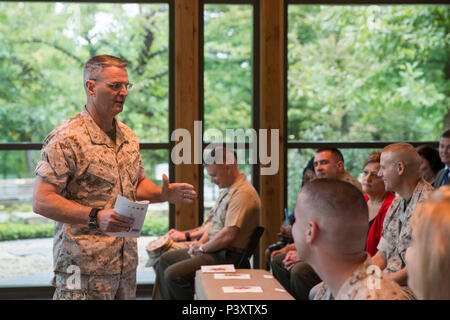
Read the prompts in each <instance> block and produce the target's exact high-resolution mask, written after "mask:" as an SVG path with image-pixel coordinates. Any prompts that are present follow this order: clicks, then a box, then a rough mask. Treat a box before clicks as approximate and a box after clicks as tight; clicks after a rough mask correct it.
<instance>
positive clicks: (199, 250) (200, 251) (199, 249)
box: [198, 246, 205, 254]
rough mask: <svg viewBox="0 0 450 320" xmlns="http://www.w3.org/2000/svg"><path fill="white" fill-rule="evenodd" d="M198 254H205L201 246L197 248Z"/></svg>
mask: <svg viewBox="0 0 450 320" xmlns="http://www.w3.org/2000/svg"><path fill="white" fill-rule="evenodd" d="M198 252H199V253H201V254H204V253H205V251H203V247H202V246H200V247H198Z"/></svg>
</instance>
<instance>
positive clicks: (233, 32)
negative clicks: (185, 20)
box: [203, 4, 254, 218]
mask: <svg viewBox="0 0 450 320" xmlns="http://www.w3.org/2000/svg"><path fill="white" fill-rule="evenodd" d="M253 10H254V8H253V5H250V4H242V5H236V4H233V5H229V4H205V5H204V11H203V26H204V28H203V34H204V47H203V62H204V73H203V89H204V90H203V92H204V100H203V106H204V114H203V116H204V118H203V119H204V135H203V138H204V141H205V143H207V144H208V143H214V142H218V143H220V142H241V143H243V142H251V141H253V140H251V138H250V137H251V134H249V132H247V135H245V133H246V131H247V130H251V129H253V108H254V98H253V96H254V88H253V83H254V81H253V77H254V72H253V68H254V58H253V57H254V52H253V49H254V45H253V40H254V30H253V26H254V16H253V14H254V13H253ZM242 146H243V145H242ZM237 152H238V157H240V159H242V161H240V162H242V163H241V164H240V165H239V169H240V170H241V172H244V173H245V174H246V175H247V179H248V180H249V181H252V164H251V163H250V154H251V150H249V149H248V148H247V150H245V148H244V149H239V150H237ZM241 152H242V153H241ZM244 157H245V160H244ZM243 162H245V163H243ZM203 185H204V209H205V215H204V217H205V218H206V217H207V214H206V213H207V212H208V211H209V209H210V208H211V207H212V205H213V204H214V202H215V200H216V199H217V196H218V195H219V192H220V191H219V189H218V187H217V186H216V185H214V184H213V183H211V181H210V177H209V176H208V175H207V173H206V170H204V182H203Z"/></svg>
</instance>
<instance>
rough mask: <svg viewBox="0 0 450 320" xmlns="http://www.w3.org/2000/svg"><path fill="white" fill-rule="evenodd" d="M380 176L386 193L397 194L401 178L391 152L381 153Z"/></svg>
mask: <svg viewBox="0 0 450 320" xmlns="http://www.w3.org/2000/svg"><path fill="white" fill-rule="evenodd" d="M378 176H379V177H381V179H383V182H384V186H385V189H386V191H393V192H395V187H396V186H397V184H398V181H399V179H400V176H399V174H398V171H397V169H396V162H395V161H394V159H393V156H392V153H391V152H383V153H381V157H380V170H379V171H378Z"/></svg>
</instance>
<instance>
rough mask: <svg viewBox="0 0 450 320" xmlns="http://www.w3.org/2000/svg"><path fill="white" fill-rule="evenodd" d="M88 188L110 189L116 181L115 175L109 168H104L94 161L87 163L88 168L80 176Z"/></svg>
mask: <svg viewBox="0 0 450 320" xmlns="http://www.w3.org/2000/svg"><path fill="white" fill-rule="evenodd" d="M81 179H82V181H83V183H84V184H85V185H86V187H88V188H93V189H94V190H108V189H112V188H113V187H114V185H115V184H116V182H117V177H116V176H115V175H114V173H113V172H111V170H110V169H107V168H104V167H102V166H100V165H98V164H96V163H91V164H89V167H88V169H87V170H86V172H85V174H84V175H83V177H82V178H81Z"/></svg>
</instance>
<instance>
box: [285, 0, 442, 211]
mask: <svg viewBox="0 0 450 320" xmlns="http://www.w3.org/2000/svg"><path fill="white" fill-rule="evenodd" d="M287 18H288V31H287V55H288V59H287V63H288V66H287V70H288V75H287V77H288V78H287V79H288V82H287V102H288V106H287V107H288V109H287V112H288V114H287V119H288V123H287V126H288V127H287V141H288V145H287V146H288V153H287V159H288V188H287V190H288V201H287V202H288V208H289V211H292V209H293V207H294V206H295V200H296V197H297V196H298V192H299V190H300V187H301V181H302V179H301V175H302V172H303V168H304V167H305V166H306V164H307V162H308V160H309V159H310V158H311V157H312V156H313V155H314V151H315V150H314V149H297V147H296V146H294V145H293V143H294V142H302V141H303V142H308V141H310V142H312V141H315V142H320V141H333V142H351V141H356V142H364V141H367V142H370V141H416V142H420V141H436V140H437V139H438V137H439V135H440V133H441V131H442V129H443V122H444V121H443V120H444V117H445V116H446V114H448V112H449V110H450V98H449V91H448V88H449V83H450V81H449V79H450V73H449V71H448V61H449V52H450V51H449V50H448V48H449V25H450V6H445V5H440V6H436V5H382V6H381V5H348V6H347V5H297V4H292V5H288V17H287ZM372 150H373V149H371V148H370V147H367V148H366V149H341V151H342V153H343V155H344V158H345V168H346V169H347V170H348V171H350V173H351V174H352V175H353V176H354V177H356V178H358V177H359V175H360V172H361V169H362V168H361V166H362V164H363V161H364V159H365V157H366V156H367V155H368V154H369V153H370V152H371V151H372Z"/></svg>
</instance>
